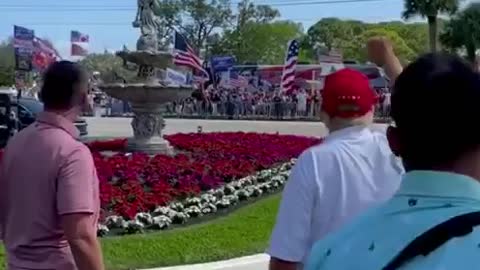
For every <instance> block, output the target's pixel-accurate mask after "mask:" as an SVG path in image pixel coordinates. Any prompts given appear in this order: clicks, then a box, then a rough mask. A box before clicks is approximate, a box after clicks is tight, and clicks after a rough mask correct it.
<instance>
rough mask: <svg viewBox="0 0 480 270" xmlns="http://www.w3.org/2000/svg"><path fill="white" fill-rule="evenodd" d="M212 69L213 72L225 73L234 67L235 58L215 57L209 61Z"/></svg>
mask: <svg viewBox="0 0 480 270" xmlns="http://www.w3.org/2000/svg"><path fill="white" fill-rule="evenodd" d="M211 63H212V69H213V70H214V71H215V72H219V71H227V70H229V69H230V68H232V67H233V65H235V57H233V56H215V57H212V60H211Z"/></svg>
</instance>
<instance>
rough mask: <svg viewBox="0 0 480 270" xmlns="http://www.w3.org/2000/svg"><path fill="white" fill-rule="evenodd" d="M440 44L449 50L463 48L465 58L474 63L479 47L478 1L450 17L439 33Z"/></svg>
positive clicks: (479, 9) (479, 13) (479, 14)
mask: <svg viewBox="0 0 480 270" xmlns="http://www.w3.org/2000/svg"><path fill="white" fill-rule="evenodd" d="M440 42H441V43H442V45H443V46H444V47H445V48H447V49H449V50H451V51H457V50H464V51H465V52H466V54H467V59H468V60H469V61H470V62H471V63H475V60H476V52H477V49H479V48H480V3H472V4H470V6H468V8H466V9H465V10H464V11H462V12H460V13H458V14H457V15H456V16H454V17H452V18H451V19H450V20H449V21H448V22H447V23H446V24H445V28H444V29H443V31H442V33H441V34H440Z"/></svg>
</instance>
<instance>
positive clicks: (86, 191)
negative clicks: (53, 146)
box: [57, 146, 104, 270]
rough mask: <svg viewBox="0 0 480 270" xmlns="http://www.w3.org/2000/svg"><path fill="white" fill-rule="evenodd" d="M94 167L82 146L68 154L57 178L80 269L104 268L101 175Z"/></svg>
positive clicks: (62, 212) (61, 207)
mask: <svg viewBox="0 0 480 270" xmlns="http://www.w3.org/2000/svg"><path fill="white" fill-rule="evenodd" d="M94 170H95V167H94V165H93V159H92V156H91V153H90V151H89V150H88V149H87V148H86V147H84V146H79V147H78V148H77V149H75V150H74V151H72V152H71V153H70V154H69V155H68V156H67V157H66V160H65V161H64V162H63V164H62V165H61V167H60V172H59V175H58V180H57V181H58V183H57V209H58V215H59V216H60V217H61V225H62V228H63V230H64V233H65V237H66V238H67V240H68V243H69V245H70V248H71V250H72V253H73V257H74V259H75V263H76V265H77V268H78V270H103V269H104V267H103V259H102V253H101V249H100V245H99V243H98V241H97V228H96V224H97V221H96V220H95V219H96V218H97V216H96V214H97V213H98V211H99V205H98V200H97V199H96V198H95V196H98V194H97V193H96V192H95V191H96V187H95V185H98V179H96V177H95V174H94Z"/></svg>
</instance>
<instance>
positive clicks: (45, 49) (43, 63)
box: [33, 37, 62, 70]
mask: <svg viewBox="0 0 480 270" xmlns="http://www.w3.org/2000/svg"><path fill="white" fill-rule="evenodd" d="M61 58H62V57H61V56H60V54H59V53H58V51H57V50H56V49H55V48H54V47H53V45H52V44H51V43H50V42H48V41H46V40H43V39H41V38H38V37H34V39H33V65H34V66H35V68H36V69H38V70H44V69H45V68H47V67H48V66H49V65H50V64H51V63H53V62H55V61H57V60H60V59H61Z"/></svg>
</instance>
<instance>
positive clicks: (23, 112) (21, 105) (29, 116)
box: [12, 97, 88, 136]
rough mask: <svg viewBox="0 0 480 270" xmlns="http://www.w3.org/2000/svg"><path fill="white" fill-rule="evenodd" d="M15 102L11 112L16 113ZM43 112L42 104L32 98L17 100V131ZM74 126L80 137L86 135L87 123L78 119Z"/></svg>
mask: <svg viewBox="0 0 480 270" xmlns="http://www.w3.org/2000/svg"><path fill="white" fill-rule="evenodd" d="M16 105H17V104H16V102H15V100H14V101H13V102H12V110H13V111H14V112H15V113H16ZM42 111H43V103H42V102H40V101H38V100H37V99H34V98H28V97H21V98H19V99H18V119H19V129H23V128H25V127H26V126H28V125H30V124H31V123H33V122H34V121H35V118H36V117H37V114H38V113H39V112H42ZM75 126H76V127H77V129H78V130H79V131H80V136H85V135H88V131H87V122H86V121H85V120H84V119H81V118H79V119H78V120H77V121H76V122H75Z"/></svg>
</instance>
